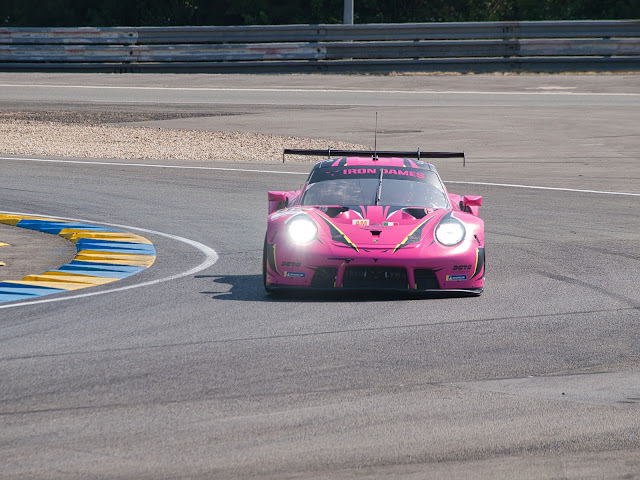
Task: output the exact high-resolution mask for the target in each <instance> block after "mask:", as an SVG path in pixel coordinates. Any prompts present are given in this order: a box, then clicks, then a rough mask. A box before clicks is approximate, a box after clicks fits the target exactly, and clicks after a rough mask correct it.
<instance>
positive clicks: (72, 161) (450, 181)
mask: <svg viewBox="0 0 640 480" xmlns="http://www.w3.org/2000/svg"><path fill="white" fill-rule="evenodd" d="M0 160H16V161H23V162H50V163H76V164H83V165H114V166H118V167H148V168H177V169H187V170H189V169H191V170H221V171H225V172H250V173H272V174H276V175H305V176H306V175H309V173H308V172H290V171H284V170H254V169H247V168H226V167H192V166H187V165H184V166H183V165H155V164H150V163H123V162H90V161H82V160H56V159H43V158H19V157H0ZM443 181H444V183H459V184H466V185H482V186H489V187H509V188H528V189H531V190H555V191H560V192H573V193H592V194H598V195H621V196H627V197H640V193H631V192H611V191H606V190H582V189H578V188H562V187H543V186H538V185H518V184H513V183H488V182H463V181H458V180H443ZM104 225H107V224H104Z"/></svg>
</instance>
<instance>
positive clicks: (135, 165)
mask: <svg viewBox="0 0 640 480" xmlns="http://www.w3.org/2000/svg"><path fill="white" fill-rule="evenodd" d="M0 160H18V161H21V162H44V163H74V164H80V165H114V166H116V167H147V168H178V169H185V170H222V171H227V172H252V173H280V174H283V175H309V173H308V172H307V173H302V172H287V171H276V170H250V169H245V168H224V167H193V166H189V165H157V164H153V163H123V162H99V161H98V162H89V161H83V160H57V159H48V158H18V157H0Z"/></svg>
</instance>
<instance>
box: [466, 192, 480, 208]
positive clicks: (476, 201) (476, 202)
mask: <svg viewBox="0 0 640 480" xmlns="http://www.w3.org/2000/svg"><path fill="white" fill-rule="evenodd" d="M462 206H463V207H480V206H482V197H480V196H477V195H465V196H464V197H462Z"/></svg>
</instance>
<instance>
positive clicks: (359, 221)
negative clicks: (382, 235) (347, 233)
mask: <svg viewBox="0 0 640 480" xmlns="http://www.w3.org/2000/svg"><path fill="white" fill-rule="evenodd" d="M351 224H352V225H356V226H358V227H368V226H369V219H368V218H356V219H355V220H352V221H351Z"/></svg>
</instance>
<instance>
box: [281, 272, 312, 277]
mask: <svg viewBox="0 0 640 480" xmlns="http://www.w3.org/2000/svg"><path fill="white" fill-rule="evenodd" d="M284 276H285V277H289V278H305V277H306V276H307V274H306V273H304V272H284Z"/></svg>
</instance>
